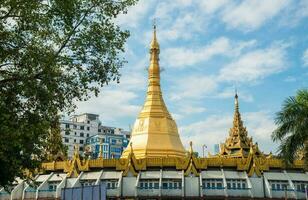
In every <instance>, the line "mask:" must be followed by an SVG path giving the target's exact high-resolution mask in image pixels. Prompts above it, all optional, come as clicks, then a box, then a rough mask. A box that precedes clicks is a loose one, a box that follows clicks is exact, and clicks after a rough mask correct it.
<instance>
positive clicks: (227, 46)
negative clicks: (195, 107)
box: [162, 37, 256, 68]
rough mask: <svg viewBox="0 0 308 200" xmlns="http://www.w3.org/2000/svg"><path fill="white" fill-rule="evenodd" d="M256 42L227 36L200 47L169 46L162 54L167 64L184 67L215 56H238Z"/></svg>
mask: <svg viewBox="0 0 308 200" xmlns="http://www.w3.org/2000/svg"><path fill="white" fill-rule="evenodd" d="M255 44H256V40H250V41H241V42H237V41H230V40H229V39H228V38H226V37H220V38H217V39H215V40H213V41H212V42H211V43H210V44H208V45H205V46H202V47H199V48H194V49H189V48H187V47H172V48H167V49H166V50H164V53H163V55H162V56H163V61H164V62H166V65H167V66H170V67H177V68H183V67H186V66H191V65H195V64H197V63H201V62H204V61H207V60H210V59H211V58H213V57H214V56H227V57H231V56H232V57H234V56H238V55H239V54H241V52H242V51H243V50H244V49H248V48H250V47H252V46H254V45H255Z"/></svg>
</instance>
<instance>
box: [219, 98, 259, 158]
mask: <svg viewBox="0 0 308 200" xmlns="http://www.w3.org/2000/svg"><path fill="white" fill-rule="evenodd" d="M252 150H253V151H255V152H256V154H260V151H259V149H258V144H257V143H256V144H253V142H252V138H251V137H248V132H247V130H246V127H245V126H244V125H243V121H242V119H241V114H240V111H239V103H238V95H237V92H236V93H235V109H234V117H233V127H232V128H230V131H229V137H228V138H227V139H226V141H225V143H223V144H221V145H220V153H219V154H220V155H222V156H230V157H247V156H248V154H249V152H250V151H252Z"/></svg>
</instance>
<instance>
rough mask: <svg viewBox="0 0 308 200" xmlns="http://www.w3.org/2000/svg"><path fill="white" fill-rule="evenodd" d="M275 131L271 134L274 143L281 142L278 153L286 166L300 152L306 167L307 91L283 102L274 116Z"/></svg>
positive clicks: (307, 145)
mask: <svg viewBox="0 0 308 200" xmlns="http://www.w3.org/2000/svg"><path fill="white" fill-rule="evenodd" d="M275 122H276V124H277V125H278V127H277V129H276V130H275V131H274V132H273V133H272V139H273V140H274V141H281V144H280V146H279V152H280V155H281V156H282V158H283V159H284V160H285V161H286V163H287V164H291V163H292V162H293V160H294V158H296V157H297V156H298V153H299V152H302V153H303V155H304V157H305V163H306V166H307V163H308V161H307V159H308V156H307V155H308V90H307V89H303V90H299V91H298V92H297V94H296V96H295V97H289V98H287V99H286V100H285V101H284V104H283V106H282V110H281V111H280V112H278V113H277V115H276V120H275Z"/></svg>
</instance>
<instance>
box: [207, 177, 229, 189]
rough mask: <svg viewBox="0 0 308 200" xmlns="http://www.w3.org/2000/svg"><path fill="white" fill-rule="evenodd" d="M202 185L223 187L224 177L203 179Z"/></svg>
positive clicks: (209, 187) (212, 187)
mask: <svg viewBox="0 0 308 200" xmlns="http://www.w3.org/2000/svg"><path fill="white" fill-rule="evenodd" d="M202 187H203V189H223V180H222V179H203V180H202ZM230 187H231V185H230Z"/></svg>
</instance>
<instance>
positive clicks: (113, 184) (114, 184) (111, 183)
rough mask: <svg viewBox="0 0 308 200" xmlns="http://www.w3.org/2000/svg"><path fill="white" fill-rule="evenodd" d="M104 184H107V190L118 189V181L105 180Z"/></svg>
mask: <svg viewBox="0 0 308 200" xmlns="http://www.w3.org/2000/svg"><path fill="white" fill-rule="evenodd" d="M102 182H103V183H105V184H106V188H107V189H116V188H117V180H103V181H102Z"/></svg>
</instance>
